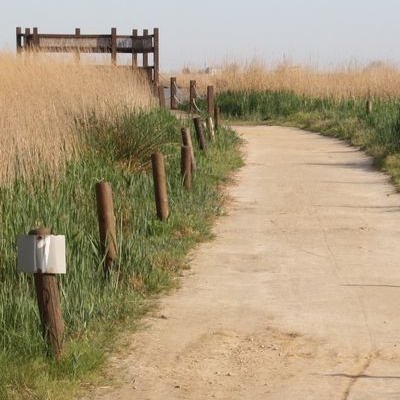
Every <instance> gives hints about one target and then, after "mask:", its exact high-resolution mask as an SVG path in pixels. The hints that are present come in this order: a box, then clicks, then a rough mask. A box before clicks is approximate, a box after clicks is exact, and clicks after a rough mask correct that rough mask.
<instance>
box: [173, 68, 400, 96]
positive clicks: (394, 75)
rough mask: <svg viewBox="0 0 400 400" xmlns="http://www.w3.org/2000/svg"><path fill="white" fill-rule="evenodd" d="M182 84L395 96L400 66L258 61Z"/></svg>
mask: <svg viewBox="0 0 400 400" xmlns="http://www.w3.org/2000/svg"><path fill="white" fill-rule="evenodd" d="M177 78H178V84H179V85H182V86H184V87H186V86H188V85H189V80H190V79H194V80H196V82H197V87H198V91H199V94H200V95H203V96H204V95H205V93H206V87H207V85H214V86H215V88H216V91H218V92H220V91H224V90H226V89H229V90H231V91H236V92H237V91H251V92H263V91H266V90H270V91H291V92H294V93H295V94H298V95H303V96H308V97H329V98H334V99H348V98H355V97H356V98H367V97H369V96H371V97H374V98H378V97H379V98H394V97H398V96H400V69H399V68H396V67H393V66H390V65H386V64H383V63H372V64H370V65H369V66H366V67H360V66H357V65H350V66H348V67H342V68H337V69H335V70H331V71H326V70H317V69H315V68H311V67H304V66H299V65H293V64H290V63H283V64H281V65H277V66H268V65H266V64H263V63H262V62H258V61H254V62H250V63H245V64H238V63H232V64H226V65H224V66H223V67H221V69H217V70H216V73H215V74H213V75H212V74H203V73H201V74H200V73H187V74H180V75H179V76H178V77H177Z"/></svg>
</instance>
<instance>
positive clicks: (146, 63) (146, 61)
mask: <svg viewBox="0 0 400 400" xmlns="http://www.w3.org/2000/svg"><path fill="white" fill-rule="evenodd" d="M143 36H144V37H146V36H149V30H148V29H143ZM148 66H149V55H148V53H143V67H148Z"/></svg>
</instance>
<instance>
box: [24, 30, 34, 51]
mask: <svg viewBox="0 0 400 400" xmlns="http://www.w3.org/2000/svg"><path fill="white" fill-rule="evenodd" d="M32 47H33V44H32V38H31V30H30V28H25V40H24V50H28V51H31V50H32Z"/></svg>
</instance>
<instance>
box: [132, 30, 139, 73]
mask: <svg viewBox="0 0 400 400" xmlns="http://www.w3.org/2000/svg"><path fill="white" fill-rule="evenodd" d="M137 35H138V30H137V29H132V66H134V67H137V53H136V51H135V50H134V41H135V38H136V37H137Z"/></svg>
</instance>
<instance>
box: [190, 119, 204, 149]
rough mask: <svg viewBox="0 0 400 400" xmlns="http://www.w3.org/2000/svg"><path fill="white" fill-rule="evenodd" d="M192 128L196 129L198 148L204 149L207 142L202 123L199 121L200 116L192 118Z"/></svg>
mask: <svg viewBox="0 0 400 400" xmlns="http://www.w3.org/2000/svg"><path fill="white" fill-rule="evenodd" d="M193 122H194V128H195V131H196V137H197V142H198V143H199V147H200V150H202V151H206V149H207V143H206V139H205V137H204V133H203V125H202V123H201V118H200V117H196V118H193Z"/></svg>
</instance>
